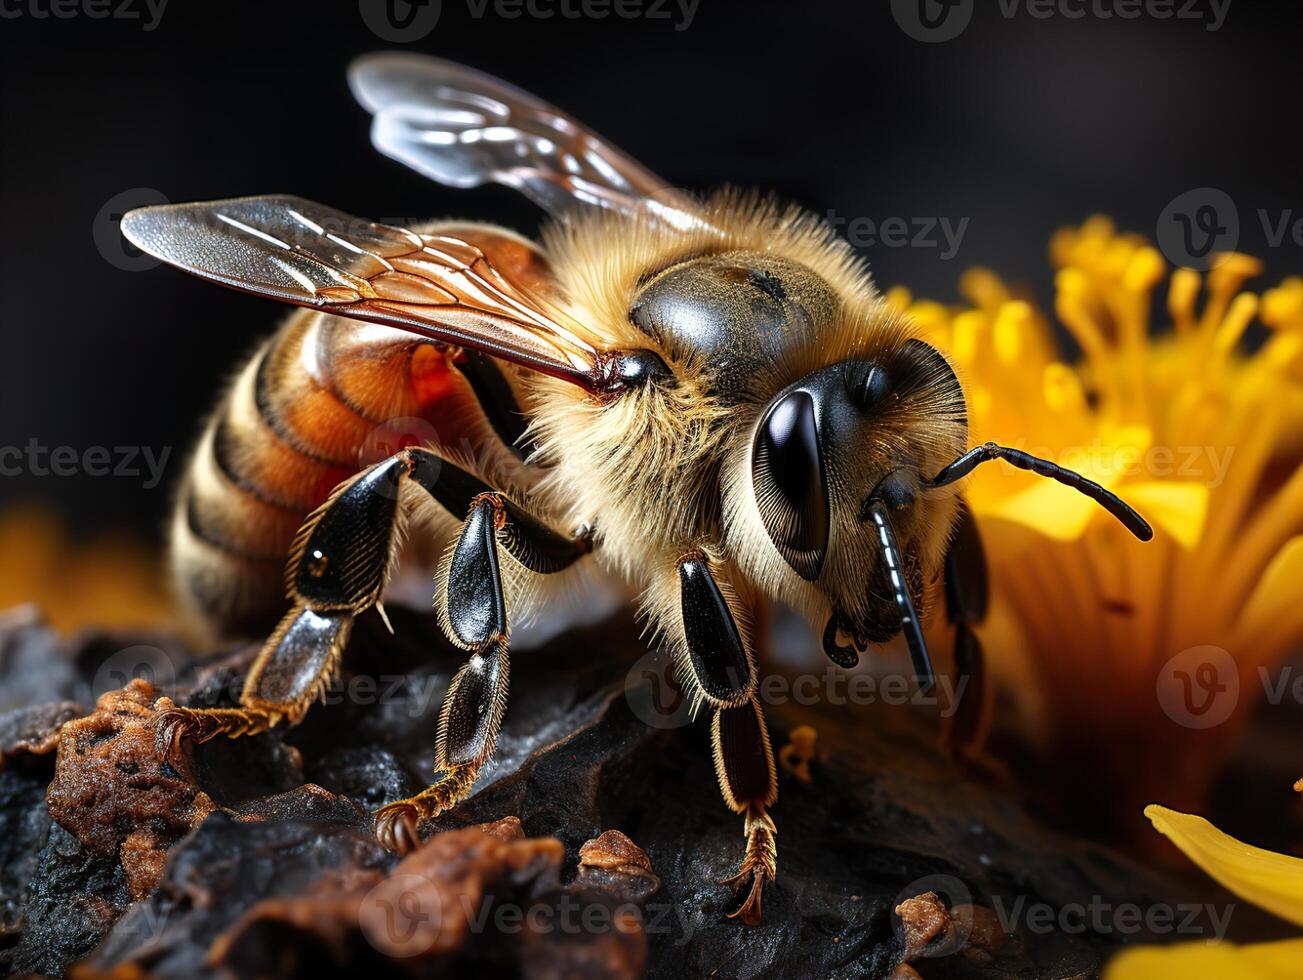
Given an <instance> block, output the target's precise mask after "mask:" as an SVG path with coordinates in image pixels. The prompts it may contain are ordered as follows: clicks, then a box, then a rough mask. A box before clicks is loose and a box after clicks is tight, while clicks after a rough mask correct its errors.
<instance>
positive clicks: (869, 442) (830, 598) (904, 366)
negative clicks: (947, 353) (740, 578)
mask: <svg viewBox="0 0 1303 980" xmlns="http://www.w3.org/2000/svg"><path fill="white" fill-rule="evenodd" d="M966 440H967V422H966V413H965V408H964V396H963V391H962V389H961V388H960V385H959V382H958V380H957V378H956V377H955V374H954V371H953V370H952V369H951V367H950V365H949V364H948V363H947V361H946V359H945V358H944V357H943V356H942V355H941V354H940V353H939V352H938V351H936V350H935V349H934V348H932V347H930V346H928V345H927V344H925V343H923V342H922V341H920V340H916V339H910V340H905V341H904V342H903V343H901V344H899V345H898V346H896V347H894V348H893V349H890V350H888V351H885V352H883V353H881V354H879V355H877V356H876V357H873V358H852V359H848V360H843V361H839V362H837V363H834V364H830V365H827V366H825V367H821V368H819V369H818V370H815V371H813V372H812V373H810V374H808V375H806V376H805V377H803V378H800V379H799V380H797V381H796V382H794V383H792V384H790V385H788V386H787V387H786V388H784V389H783V390H781V391H779V392H778V393H777V394H776V395H774V396H773V397H772V398H771V399H770V400H769V402H768V404H767V405H766V406H765V407H764V409H763V411H762V412H761V415H760V418H759V423H758V425H757V427H756V429H755V433H754V436H753V438H752V445H751V459H750V462H751V485H752V488H753V491H754V493H755V502H756V506H757V510H758V512H759V515H760V521H761V523H762V525H763V526H764V529H765V531H766V533H767V534H768V537H769V541H770V543H772V545H773V548H774V549H775V550H776V551H777V552H778V554H779V556H781V558H782V560H783V562H785V563H786V565H787V566H789V567H790V568H791V570H792V571H793V572H795V573H796V574H797V575H798V576H799V577H800V578H801V579H803V580H804V581H805V582H808V583H810V584H811V585H813V586H815V587H816V588H817V589H818V590H819V591H820V592H821V593H822V594H823V597H824V598H825V599H826V600H827V607H828V609H829V610H830V611H831V618H830V621H829V622H830V629H833V631H834V632H838V631H840V632H842V633H844V634H847V635H849V636H850V637H851V638H852V639H854V640H855V645H856V647H861V646H864V645H867V643H871V642H872V643H881V642H884V641H886V640H887V639H889V638H891V637H892V636H894V635H895V634H896V633H898V632H899V631H900V630H901V628H902V619H901V615H900V606H899V596H898V595H897V594H896V593H897V591H898V589H899V588H902V587H903V588H905V589H907V590H908V593H909V597H911V598H912V599H913V601H914V602H915V604H916V605H917V606H918V607H920V608H921V606H922V602H923V598H924V596H923V593H924V588H923V586H924V583H925V582H926V581H928V580H929V579H930V578H931V573H932V571H933V570H934V569H935V567H937V563H939V561H940V559H941V555H942V554H943V551H944V545H945V541H946V538H947V537H948V535H949V532H950V527H951V524H952V522H953V518H954V515H955V512H956V510H955V507H956V504H955V501H954V499H953V497H952V496H945V497H938V496H937V495H935V494H934V495H931V496H925V495H924V494H923V493H921V492H920V491H921V482H922V480H923V478H924V477H923V474H931V473H934V472H936V471H937V470H938V469H940V467H941V466H942V465H944V464H945V463H946V462H948V461H949V460H951V459H953V458H954V457H955V456H956V455H958V454H959V453H961V452H962V451H963V449H964V447H965V445H966ZM875 511H876V512H878V513H879V516H880V515H881V514H884V513H885V514H886V515H887V518H886V519H887V520H888V521H889V527H888V528H887V530H886V533H887V534H888V535H889V537H890V540H889V541H886V542H884V538H883V533H884V532H883V528H882V523H881V519H875ZM893 548H894V550H895V553H894V554H893V553H892V550H893ZM825 646H827V638H825ZM829 652H830V654H831V653H832V651H829ZM834 659H836V658H834Z"/></svg>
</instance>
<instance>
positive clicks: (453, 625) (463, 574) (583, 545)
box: [375, 463, 589, 853]
mask: <svg viewBox="0 0 1303 980" xmlns="http://www.w3.org/2000/svg"><path fill="white" fill-rule="evenodd" d="M435 472H436V471H435V468H434V467H433V466H431V467H430V468H429V469H426V470H422V469H421V468H419V467H418V468H417V470H416V471H415V473H414V476H415V478H416V480H417V482H419V483H420V484H421V485H422V486H424V487H425V488H426V490H428V491H429V492H430V494H431V496H432V497H434V499H435V500H436V501H437V502H438V503H440V504H441V505H442V506H443V507H444V508H445V509H448V510H452V509H453V508H454V507H455V506H456V504H457V502H458V500H459V499H463V498H464V496H465V494H466V493H467V492H469V491H470V490H475V489H476V485H477V486H478V487H479V490H478V492H476V493H475V495H474V496H473V497H472V498H471V500H470V505H469V512H468V513H467V516H466V518H465V520H464V522H463V523H462V527H461V532H460V534H459V536H458V538H457V542H456V544H455V545H454V547H453V549H452V551H451V553H450V554H449V555H448V556H447V558H446V559H445V565H444V567H443V568H442V569H441V574H440V576H439V581H440V583H443V584H442V587H441V594H440V595H438V596H436V602H437V603H438V604H439V606H440V608H441V610H442V611H443V615H442V616H441V621H442V623H443V625H444V628H445V630H446V631H447V632H448V634H449V639H451V640H452V641H453V642H454V643H455V644H457V645H458V646H460V647H462V648H463V649H466V650H468V651H469V652H470V657H469V659H468V660H467V661H466V663H465V664H464V665H463V666H462V668H461V670H459V671H458V672H457V675H456V676H455V677H454V678H453V680H452V684H451V685H450V686H449V688H448V693H447V695H446V696H445V697H444V702H443V708H442V709H441V710H440V712H439V734H438V737H437V740H436V742H435V770H436V777H435V781H434V783H433V784H432V785H431V786H430V787H429V788H428V789H425V790H423V791H422V792H420V793H418V794H417V795H416V796H413V797H410V798H408V799H405V800H399V801H397V802H394V803H390V804H389V805H387V806H384V807H382V808H381V809H380V810H379V811H377V813H376V817H375V831H376V837H377V838H378V839H379V840H380V842H381V843H382V844H383V845H385V846H386V847H388V848H389V849H390V850H394V851H397V852H399V853H406V852H407V851H410V850H412V849H414V848H415V847H417V846H418V845H419V844H420V836H419V834H418V832H417V831H418V826H419V824H420V822H421V821H423V820H428V819H432V818H433V817H436V816H438V815H439V814H440V813H442V812H443V811H445V810H447V809H449V808H450V807H452V806H454V805H455V804H456V803H458V802H459V801H461V800H462V799H465V797H467V796H468V795H469V794H470V791H471V788H472V787H473V786H474V784H475V779H476V777H477V776H478V775H479V772H480V770H481V768H482V767H483V766H484V764H485V763H486V762H488V760H489V759H490V758H491V757H492V756H493V749H494V746H495V744H496V742H497V737H498V729H499V728H500V726H501V724H502V716H503V713H504V711H505V710H506V706H507V686H508V678H509V673H510V661H509V657H508V640H509V635H510V631H509V627H508V622H507V610H506V601H505V595H504V590H503V584H502V581H503V580H502V564H501V563H502V562H503V561H504V560H506V561H513V562H516V563H517V564H518V565H520V566H521V568H523V570H524V571H525V572H526V573H529V574H548V573H551V572H557V571H561V570H562V569H563V568H566V567H569V565H571V564H573V563H574V562H575V561H577V560H578V559H579V558H580V557H582V556H583V555H584V554H586V553H587V552H588V550H589V545H588V541H587V540H586V539H585V538H575V539H571V538H566V537H564V536H562V535H559V534H557V533H556V532H554V531H552V530H551V529H549V528H547V527H546V526H545V525H543V524H541V523H540V522H538V521H537V520H535V519H534V518H533V517H531V516H530V515H528V514H526V513H525V512H524V511H522V510H521V509H520V508H518V507H517V506H516V505H515V504H513V503H512V502H511V501H509V500H508V499H507V498H506V497H505V496H504V495H502V494H501V493H498V492H496V491H493V490H490V489H489V488H487V487H484V486H483V485H482V484H478V483H477V481H474V478H472V477H470V476H469V474H465V473H463V472H462V471H460V470H458V469H456V467H453V466H452V465H451V464H448V463H443V464H442V466H441V467H439V468H438V472H437V476H436V475H435ZM473 482H474V483H475V484H476V485H472V483H473Z"/></svg>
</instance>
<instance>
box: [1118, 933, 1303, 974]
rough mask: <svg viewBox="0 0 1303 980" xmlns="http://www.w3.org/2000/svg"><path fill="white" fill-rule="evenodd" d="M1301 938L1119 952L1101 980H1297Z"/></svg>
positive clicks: (1302, 970)
mask: <svg viewBox="0 0 1303 980" xmlns="http://www.w3.org/2000/svg"><path fill="white" fill-rule="evenodd" d="M1300 977H1303V939H1284V940H1281V941H1280V942H1274V943H1255V944H1253V945H1250V946H1237V945H1235V944H1234V943H1225V942H1221V943H1200V942H1193V943H1177V944H1176V945H1174V946H1139V947H1136V948H1135V949H1129V950H1127V951H1126V952H1124V953H1119V954H1118V955H1117V956H1115V957H1113V959H1112V960H1110V961H1109V964H1108V967H1107V968H1106V969H1105V970H1104V980H1204V978H1209V980H1212V978H1217V980H1299V978H1300Z"/></svg>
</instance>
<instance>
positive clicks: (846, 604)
mask: <svg viewBox="0 0 1303 980" xmlns="http://www.w3.org/2000/svg"><path fill="white" fill-rule="evenodd" d="M702 211H703V214H704V216H705V218H706V223H707V224H708V225H709V226H710V228H708V229H702V230H697V231H692V232H688V233H684V232H682V231H678V230H675V229H671V228H668V227H666V226H665V225H662V224H658V223H652V222H640V223H634V222H631V221H629V220H628V219H627V218H622V217H620V216H617V215H611V214H606V213H596V214H592V215H579V216H577V217H576V219H575V220H573V221H572V222H570V223H568V224H564V225H555V226H552V227H550V228H549V229H548V230H547V232H546V233H545V235H544V243H545V247H546V251H547V253H548V257H549V260H550V262H551V263H552V266H553V270H554V273H555V275H556V279H557V283H558V287H559V293H560V295H561V296H562V297H564V302H565V305H566V306H567V308H568V309H569V310H570V312H571V313H572V314H573V315H574V316H575V317H576V318H577V319H578V320H579V322H581V323H584V324H586V325H588V327H589V329H590V330H591V332H592V334H593V336H594V338H595V339H596V342H597V343H598V344H599V346H602V347H605V348H606V349H612V350H621V349H624V350H629V349H639V348H643V349H652V350H655V351H656V352H657V353H658V354H660V355H661V357H662V358H663V359H664V360H665V361H666V363H667V364H668V365H669V366H670V368H671V370H672V371H673V373H674V376H675V382H676V383H675V384H674V385H664V386H661V385H650V386H647V387H646V388H643V389H640V390H636V391H629V392H626V393H624V394H622V395H621V396H620V397H618V398H615V399H611V400H607V401H603V400H601V399H596V398H593V397H591V396H589V395H587V394H586V393H585V392H583V391H581V390H579V389H577V388H575V387H573V386H571V385H569V384H566V383H564V382H560V381H557V380H555V379H551V378H545V377H541V376H535V377H532V378H530V379H529V380H528V388H529V398H530V401H531V402H533V406H534V411H533V415H534V419H535V421H534V423H533V425H534V430H533V436H534V438H535V440H536V441H537V444H538V445H539V447H540V452H541V455H542V457H543V458H544V459H546V460H547V461H548V462H550V463H551V464H552V469H551V470H550V472H549V474H548V476H547V477H545V478H544V481H543V484H542V486H541V488H540V492H541V493H542V494H543V495H544V496H545V498H546V499H548V500H549V501H550V502H551V503H552V504H553V505H554V508H555V509H557V510H559V511H560V512H562V513H565V514H566V515H567V517H568V518H569V519H570V520H571V521H572V522H575V523H577V522H579V521H592V522H594V524H595V525H596V528H597V534H598V541H599V544H600V548H599V554H601V555H602V556H603V560H604V561H605V562H606V563H607V564H608V565H609V566H611V567H612V568H613V569H614V570H615V571H617V572H618V573H619V574H621V575H622V576H624V577H625V578H626V579H628V580H630V581H632V582H634V583H636V584H639V585H641V586H642V587H644V588H645V589H646V590H647V591H646V592H645V594H644V609H645V610H646V611H647V612H648V613H649V614H650V615H651V618H652V620H653V622H656V623H657V624H658V625H659V626H660V627H661V628H662V629H664V626H665V624H672V623H676V622H677V619H678V612H677V601H678V599H677V595H676V593H675V590H674V589H673V588H670V587H667V586H665V585H664V584H662V583H663V580H664V579H665V578H666V577H667V576H668V575H669V574H670V570H671V569H672V567H673V563H674V561H675V560H677V558H678V557H681V556H682V555H683V554H685V553H688V552H691V551H694V550H705V551H706V552H707V553H708V554H710V555H711V556H712V558H714V559H715V560H714V561H712V567H716V568H719V569H720V571H721V573H722V574H721V577H722V578H725V579H727V578H729V577H732V578H734V579H735V581H734V584H733V590H734V592H735V593H737V592H747V591H750V589H751V587H752V586H754V587H755V588H758V589H759V590H760V591H762V592H764V593H766V594H768V595H771V596H775V597H779V598H782V599H783V600H785V601H788V602H790V603H792V604H794V605H795V606H797V607H798V608H799V609H801V610H802V611H803V612H804V613H805V614H806V615H807V616H808V617H809V619H810V621H811V623H812V624H814V625H816V626H817V628H822V626H823V622H824V621H826V619H827V615H828V612H829V609H830V600H829V596H830V595H831V597H832V601H833V603H834V604H839V605H840V606H841V607H842V608H843V609H844V610H845V611H846V612H848V613H851V614H868V613H869V611H870V607H872V606H874V604H875V603H876V602H877V601H878V600H880V599H881V598H882V597H881V596H877V597H870V596H869V589H868V587H867V583H869V582H870V581H871V576H873V575H874V573H875V570H876V569H877V568H878V566H879V564H880V554H879V549H878V548H877V546H876V544H875V543H874V538H873V535H872V533H871V530H870V529H869V528H868V527H865V526H862V525H861V524H860V523H859V521H858V506H859V503H860V501H861V499H862V498H863V496H864V495H865V494H866V493H867V492H868V491H869V490H870V489H872V485H873V484H872V483H866V481H868V480H869V479H871V478H875V477H874V476H873V474H875V473H876V476H877V477H880V476H881V475H882V470H883V468H884V467H887V466H888V465H889V461H890V460H891V459H894V458H898V456H899V455H900V454H902V453H906V454H913V455H914V456H917V457H918V458H919V461H920V463H922V462H924V461H927V462H928V463H929V464H932V463H935V464H937V465H938V466H939V463H944V462H948V461H949V460H950V459H952V458H953V457H954V456H955V455H957V454H958V453H959V452H962V450H963V449H964V448H965V440H966V431H965V427H964V423H963V420H962V405H961V406H960V408H959V411H958V412H956V411H955V410H954V406H953V404H952V402H953V394H952V393H951V392H949V391H947V392H944V393H943V392H942V390H941V389H942V382H943V381H944V380H945V379H943V378H940V377H937V378H933V379H930V380H931V381H932V382H935V383H934V384H932V385H931V388H932V389H935V390H929V385H928V384H924V385H922V386H921V388H920V390H919V391H917V392H915V393H914V394H913V395H912V396H911V397H910V398H907V399H900V404H898V405H896V406H895V407H894V408H893V409H892V410H891V412H890V413H889V415H888V416H887V417H886V418H885V419H884V423H883V427H882V431H881V432H875V433H874V437H873V438H872V439H871V440H869V441H868V443H866V444H865V445H863V446H861V447H856V449H857V453H856V454H855V456H854V457H851V458H848V459H846V460H844V461H843V462H842V463H841V465H840V466H839V467H838V468H835V469H834V470H833V471H832V472H831V473H830V480H829V484H830V487H829V489H830V494H831V495H832V497H833V498H834V504H835V505H836V506H835V507H834V518H833V526H832V530H831V537H830V542H829V552H828V560H827V562H826V563H825V567H824V569H823V572H822V574H821V576H820V578H819V580H818V581H817V582H815V583H809V582H806V581H805V580H803V579H801V578H800V577H799V576H798V575H797V574H796V573H795V572H794V571H793V570H792V569H791V568H790V567H789V566H788V565H787V564H786V563H785V562H784V561H783V559H782V558H781V557H780V556H779V554H778V552H777V551H776V549H775V547H774V545H773V543H772V541H771V540H770V538H769V536H768V533H767V532H766V530H765V524H764V520H763V517H762V514H761V512H760V509H759V506H758V505H757V502H756V494H755V491H754V488H753V486H752V476H751V446H752V442H753V436H754V433H755V430H756V427H757V425H758V423H759V420H760V418H761V415H762V412H763V410H764V408H765V405H766V404H767V403H768V401H769V400H770V399H771V398H772V396H773V395H774V394H776V393H777V392H779V391H781V390H782V389H783V388H785V387H786V386H787V385H789V384H792V383H793V382H795V381H797V380H798V379H800V378H802V377H805V376H806V375H808V374H810V373H811V372H813V371H816V370H818V369H820V368H823V367H825V366H827V365H831V364H836V363H839V362H842V361H847V360H851V359H870V360H877V361H882V360H884V359H886V358H888V357H890V356H891V354H892V352H894V351H896V350H898V349H899V348H900V347H901V345H902V344H904V343H905V342H906V341H908V340H910V339H914V338H915V337H916V335H915V332H914V329H913V327H912V325H911V324H910V323H909V322H908V321H907V320H906V319H904V318H902V317H900V316H898V315H896V314H894V313H892V312H890V311H889V310H888V309H887V308H886V306H885V304H884V303H883V301H882V299H881V298H880V296H879V295H878V293H877V291H876V289H875V288H874V286H873V283H872V280H871V278H870V277H869V274H868V270H867V268H866V266H865V264H864V262H863V261H862V260H861V259H860V258H858V257H857V256H856V255H855V254H854V252H853V251H852V250H851V248H850V246H849V244H848V243H846V242H845V241H844V240H842V239H840V238H838V237H836V235H835V234H834V233H833V231H832V229H831V228H830V227H829V226H828V225H827V223H826V222H822V221H820V220H819V218H818V217H817V216H816V215H813V214H812V213H810V212H808V211H805V210H802V209H799V208H796V207H790V206H783V205H780V204H778V203H776V202H775V201H774V199H772V198H768V197H760V196H757V195H753V194H743V193H738V192H736V191H724V192H722V193H720V194H718V195H716V196H715V197H713V198H710V199H709V200H707V201H706V202H705V203H704V204H703V205H702ZM742 250H745V251H748V252H758V253H762V254H766V255H772V256H774V257H776V258H782V259H786V260H789V261H791V262H796V263H799V264H801V265H803V266H805V267H807V268H808V269H810V270H812V271H813V272H814V273H815V274H817V275H818V276H819V277H820V278H822V279H823V280H824V281H825V282H826V283H827V284H828V286H829V287H830V288H831V289H832V291H833V292H834V294H835V295H836V297H837V299H838V301H839V308H838V312H837V315H836V316H835V317H834V318H833V320H832V323H831V324H830V325H828V326H827V327H825V328H821V329H819V330H813V329H812V330H810V331H808V332H807V333H806V334H805V335H804V336H800V337H798V338H796V340H795V341H794V342H789V343H787V344H786V345H785V347H784V351H783V353H782V355H781V356H779V357H777V358H776V359H775V360H774V362H773V363H771V364H768V365H765V366H764V367H763V369H761V370H760V371H759V372H758V374H757V376H755V377H753V378H751V379H750V382H749V385H748V392H749V393H748V394H747V395H746V396H745V397H743V398H742V399H741V401H740V402H739V401H738V400H737V399H736V398H734V399H733V400H731V401H730V400H724V399H721V398H720V397H718V396H717V395H716V394H714V393H713V389H712V385H711V378H710V376H709V374H708V373H707V369H706V366H705V365H704V364H703V363H701V362H700V360H699V359H695V358H693V357H690V356H689V357H684V356H683V355H681V354H680V355H679V356H678V357H677V359H676V357H675V352H673V351H670V350H667V349H665V347H664V346H663V345H658V344H657V342H656V341H655V340H654V339H653V338H652V337H650V336H648V334H646V333H644V332H643V331H642V330H641V329H639V327H638V326H636V325H635V324H634V323H633V322H632V321H631V319H630V309H631V308H632V306H633V304H634V301H635V297H636V296H637V295H638V292H639V290H640V289H641V288H642V287H643V285H644V284H645V283H646V282H647V281H648V280H649V279H650V278H651V277H653V276H654V275H656V274H657V273H658V272H660V271H661V270H664V269H666V268H667V267H670V266H673V265H674V264H676V263H677V262H681V261H683V260H685V259H689V258H693V257H696V256H699V255H705V254H712V253H719V252H732V251H742ZM938 461H939V462H938ZM912 510H913V511H914V513H913V514H911V516H910V517H909V520H908V523H907V525H904V526H902V528H901V530H902V534H901V538H902V542H901V543H902V545H903V546H905V550H906V551H907V552H910V553H911V554H913V555H915V556H916V559H915V560H916V562H917V563H919V564H921V565H922V566H923V567H922V568H921V569H919V568H912V569H911V573H914V574H915V577H917V573H920V572H924V573H927V576H926V577H928V578H930V577H932V575H931V573H933V572H935V570H936V569H937V568H939V566H940V562H941V559H942V557H943V556H944V552H945V547H946V545H947V542H948V538H949V534H950V529H951V527H952V525H953V522H954V517H955V514H956V513H957V503H956V500H955V497H954V495H953V494H945V495H937V496H936V498H935V499H933V498H928V499H927V500H926V501H925V500H922V499H920V501H919V503H918V504H917V505H916V506H915V507H914V508H913V509H912ZM907 542H908V543H907ZM730 573H731V575H730ZM734 604H735V603H734V601H733V600H732V599H731V600H730V605H734ZM668 632H670V633H674V632H678V631H677V630H673V629H671V630H669V631H668Z"/></svg>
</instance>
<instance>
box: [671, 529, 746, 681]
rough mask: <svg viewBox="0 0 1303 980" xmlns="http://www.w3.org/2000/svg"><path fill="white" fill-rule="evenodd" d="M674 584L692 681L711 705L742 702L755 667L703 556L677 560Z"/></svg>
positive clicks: (691, 556)
mask: <svg viewBox="0 0 1303 980" xmlns="http://www.w3.org/2000/svg"><path fill="white" fill-rule="evenodd" d="M679 587H680V595H681V605H680V608H681V610H682V614H683V634H684V640H685V641H686V644H687V653H688V661H689V663H690V665H691V667H692V673H693V676H694V677H695V678H696V681H697V685H698V686H699V687H700V689H701V691H702V693H703V694H704V695H705V696H706V698H707V700H709V701H710V702H711V703H712V704H715V705H728V706H735V705H740V704H745V703H746V702H747V700H748V699H749V698H750V697H751V692H752V691H753V690H755V685H756V674H755V666H754V665H753V664H752V662H751V656H750V654H749V653H748V651H747V648H746V644H745V643H744V642H743V640H742V636H741V634H740V633H739V632H738V628H737V624H736V623H735V622H734V621H733V614H732V612H731V611H730V610H729V608H728V603H727V602H726V601H725V599H724V595H723V593H721V592H720V590H719V585H718V584H716V582H715V579H714V577H713V576H712V575H711V574H710V566H709V564H708V563H707V562H706V559H705V557H704V556H702V555H690V556H688V557H686V558H684V559H682V560H681V561H680V562H679Z"/></svg>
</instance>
